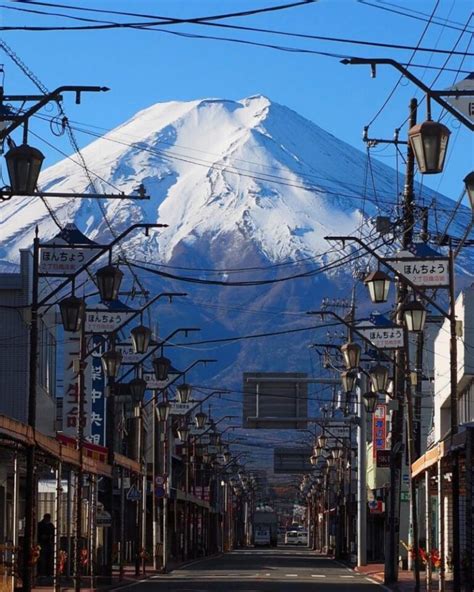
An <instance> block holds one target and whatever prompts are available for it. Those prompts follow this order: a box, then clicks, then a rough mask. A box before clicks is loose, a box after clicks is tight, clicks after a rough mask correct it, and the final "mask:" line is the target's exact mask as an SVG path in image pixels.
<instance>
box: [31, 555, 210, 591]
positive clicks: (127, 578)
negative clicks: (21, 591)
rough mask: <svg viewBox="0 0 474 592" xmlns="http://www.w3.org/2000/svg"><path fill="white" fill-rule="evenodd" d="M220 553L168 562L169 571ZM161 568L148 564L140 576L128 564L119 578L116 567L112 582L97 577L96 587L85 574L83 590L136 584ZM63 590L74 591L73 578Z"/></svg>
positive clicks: (43, 588)
mask: <svg viewBox="0 0 474 592" xmlns="http://www.w3.org/2000/svg"><path fill="white" fill-rule="evenodd" d="M217 555H218V554H214V555H208V556H207V557H199V558H198V559H190V560H188V561H170V562H169V564H168V573H169V572H171V571H173V570H175V569H178V568H179V567H184V566H185V565H189V564H191V563H194V562H195V561H202V560H204V559H209V558H211V557H216V556H217ZM160 574H161V571H160V570H154V569H153V567H152V566H151V565H148V566H147V568H146V573H145V574H142V573H141V574H140V575H138V576H136V575H135V565H126V566H125V569H124V575H123V579H120V578H119V574H118V570H115V569H114V574H113V578H112V582H107V583H101V580H102V581H103V580H104V578H103V577H100V576H99V577H97V580H96V585H95V587H93V588H91V587H90V578H89V577H88V576H84V577H83V578H82V579H81V592H98V591H100V592H107V591H109V590H119V589H120V588H123V587H125V586H129V585H130V584H134V583H135V582H139V581H141V580H146V579H148V578H151V577H153V576H157V575H160ZM60 589H61V592H72V591H73V590H74V582H73V580H72V579H71V578H64V581H63V582H61V588H60ZM33 590H35V591H36V592H54V587H53V585H52V584H48V585H41V584H37V585H36V586H34V587H33Z"/></svg>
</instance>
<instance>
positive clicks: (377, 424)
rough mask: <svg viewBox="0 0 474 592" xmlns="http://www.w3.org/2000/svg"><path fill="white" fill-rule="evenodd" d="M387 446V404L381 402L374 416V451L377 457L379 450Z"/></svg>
mask: <svg viewBox="0 0 474 592" xmlns="http://www.w3.org/2000/svg"><path fill="white" fill-rule="evenodd" d="M386 448H387V405H385V403H379V404H378V405H377V407H376V408H375V412H374V414H373V416H372V453H373V456H374V458H377V450H385V449H386Z"/></svg>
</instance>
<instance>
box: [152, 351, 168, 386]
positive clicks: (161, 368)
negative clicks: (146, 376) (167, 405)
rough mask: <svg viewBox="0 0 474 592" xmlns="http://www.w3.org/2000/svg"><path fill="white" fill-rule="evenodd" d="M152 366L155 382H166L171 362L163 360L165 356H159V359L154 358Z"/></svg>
mask: <svg viewBox="0 0 474 592" xmlns="http://www.w3.org/2000/svg"><path fill="white" fill-rule="evenodd" d="M152 364H153V370H154V372H155V377H156V380H159V381H161V382H164V381H165V380H168V373H169V370H170V368H171V360H169V359H168V358H165V356H160V357H159V358H154V360H153V361H152Z"/></svg>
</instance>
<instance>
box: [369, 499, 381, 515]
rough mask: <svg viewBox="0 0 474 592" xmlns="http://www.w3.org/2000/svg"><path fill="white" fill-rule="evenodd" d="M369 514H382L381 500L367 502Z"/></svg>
mask: <svg viewBox="0 0 474 592" xmlns="http://www.w3.org/2000/svg"><path fill="white" fill-rule="evenodd" d="M368 505H369V510H370V513H371V514H382V513H383V511H384V504H383V501H381V500H372V501H370V502H368Z"/></svg>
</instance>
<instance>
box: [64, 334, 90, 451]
mask: <svg viewBox="0 0 474 592" xmlns="http://www.w3.org/2000/svg"><path fill="white" fill-rule="evenodd" d="M79 358H80V340H79V338H78V337H69V336H68V337H66V339H65V342H64V390H63V426H62V428H63V429H62V431H63V434H65V435H66V436H71V437H73V438H75V437H76V436H77V428H78V421H79V380H78V379H79V372H78V370H79V368H78V367H79V364H78V362H79ZM91 367H92V364H90V363H88V364H87V365H86V367H85V369H84V392H83V413H82V417H81V418H80V421H81V424H82V429H83V433H84V437H85V439H86V440H89V438H90V435H91V421H90V420H91V415H92V406H91V396H90V395H91V391H90V386H91V384H92V381H91Z"/></svg>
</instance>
